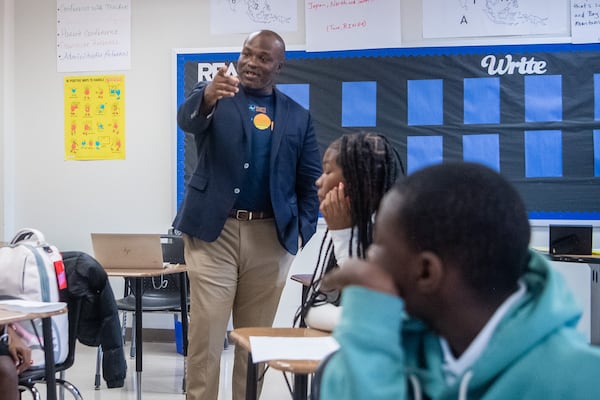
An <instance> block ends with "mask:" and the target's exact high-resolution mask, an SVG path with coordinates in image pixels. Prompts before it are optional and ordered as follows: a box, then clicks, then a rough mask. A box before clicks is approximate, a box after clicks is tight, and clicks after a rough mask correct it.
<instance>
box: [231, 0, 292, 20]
mask: <svg viewBox="0 0 600 400" xmlns="http://www.w3.org/2000/svg"><path fill="white" fill-rule="evenodd" d="M229 3H230V6H231V9H232V10H233V11H234V12H237V11H238V7H239V8H240V9H241V8H244V10H245V12H246V15H248V18H250V20H251V21H254V22H258V23H262V24H268V23H272V22H280V23H283V24H287V23H289V22H290V21H291V17H286V16H284V15H276V14H275V13H273V10H272V8H271V4H270V3H269V2H268V1H267V0H229ZM240 4H241V6H240ZM244 5H245V7H244Z"/></svg>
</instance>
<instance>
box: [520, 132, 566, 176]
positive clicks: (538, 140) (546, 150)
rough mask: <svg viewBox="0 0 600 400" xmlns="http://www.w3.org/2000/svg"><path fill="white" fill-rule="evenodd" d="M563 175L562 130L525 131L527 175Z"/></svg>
mask: <svg viewBox="0 0 600 400" xmlns="http://www.w3.org/2000/svg"><path fill="white" fill-rule="evenodd" d="M561 176H562V132H561V131H553V130H552V131H525V177H526V178H541V177H561Z"/></svg>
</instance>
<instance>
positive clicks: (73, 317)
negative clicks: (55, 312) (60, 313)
mask: <svg viewBox="0 0 600 400" xmlns="http://www.w3.org/2000/svg"><path fill="white" fill-rule="evenodd" d="M80 313H81V298H77V299H74V300H72V301H68V319H69V350H68V352H67V358H66V359H65V361H63V362H61V363H58V364H56V365H55V370H56V372H58V373H60V378H57V379H56V384H57V385H59V386H60V398H61V399H63V398H64V390H65V389H66V390H67V391H68V392H69V393H71V395H72V396H73V398H74V399H76V400H82V399H83V398H82V397H81V393H80V392H79V389H77V387H75V385H73V384H72V383H70V382H68V381H66V380H65V379H64V376H65V371H66V370H67V369H68V368H70V367H71V366H72V365H73V363H74V362H75V344H76V343H77V328H78V325H79V315H80ZM38 383H46V375H45V371H44V367H43V366H42V367H33V368H30V369H28V370H27V371H24V372H22V373H21V374H20V375H19V391H20V392H21V393H23V392H25V391H27V392H29V393H30V394H31V396H32V398H34V399H35V400H41V399H42V397H41V395H40V392H39V391H38V389H37V388H36V387H35V385H36V384H38Z"/></svg>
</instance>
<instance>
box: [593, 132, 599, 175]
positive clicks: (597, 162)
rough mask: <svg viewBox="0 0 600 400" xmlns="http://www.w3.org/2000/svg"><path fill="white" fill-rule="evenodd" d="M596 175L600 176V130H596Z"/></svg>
mask: <svg viewBox="0 0 600 400" xmlns="http://www.w3.org/2000/svg"><path fill="white" fill-rule="evenodd" d="M594 176H600V130H597V129H596V130H594Z"/></svg>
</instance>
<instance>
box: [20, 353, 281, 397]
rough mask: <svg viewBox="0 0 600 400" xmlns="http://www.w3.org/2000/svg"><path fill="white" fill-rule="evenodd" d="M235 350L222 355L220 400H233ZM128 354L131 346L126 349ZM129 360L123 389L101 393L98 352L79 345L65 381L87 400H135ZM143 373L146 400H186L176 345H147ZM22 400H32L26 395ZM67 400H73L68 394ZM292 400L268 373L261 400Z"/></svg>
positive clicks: (278, 375) (132, 362) (278, 374)
mask: <svg viewBox="0 0 600 400" xmlns="http://www.w3.org/2000/svg"><path fill="white" fill-rule="evenodd" d="M233 349H234V347H233V346H229V348H227V349H226V350H224V351H223V355H222V357H221V378H220V380H221V382H220V390H219V400H230V399H231V371H232V368H233ZM126 351H127V353H128V352H129V343H127V348H126ZM126 357H127V368H128V369H127V379H126V380H125V386H124V387H123V388H117V389H108V388H107V387H106V383H105V382H104V381H102V387H101V388H100V390H95V389H94V373H95V369H96V348H95V347H87V346H84V345H81V344H78V345H77V353H76V357H75V365H74V366H73V367H71V368H70V369H69V370H67V372H66V377H65V378H66V380H68V381H69V382H71V383H73V384H74V385H75V386H76V387H77V388H78V389H79V390H80V391H81V394H82V396H83V398H84V399H85V400H135V399H137V397H136V396H137V395H136V392H135V386H136V385H135V376H136V373H135V359H130V358H129V354H126ZM143 363H144V365H143V372H142V399H143V400H159V399H160V400H170V399H174V400H185V395H184V394H183V393H182V391H181V384H182V378H183V357H182V356H181V355H180V354H178V353H177V352H176V351H175V344H174V343H144V359H143ZM38 386H39V389H40V392H42V398H46V395H45V391H44V389H45V388H44V385H38ZM23 399H27V400H29V397H27V395H26V394H24V395H23ZM65 399H66V400H71V399H72V397H71V395H70V394H69V393H65ZM275 399H277V400H281V399H284V400H286V399H291V396H290V394H289V393H288V389H287V386H286V384H285V380H284V378H283V376H282V374H281V372H278V371H268V372H267V374H266V375H265V384H264V386H263V393H262V396H261V400H275Z"/></svg>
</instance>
